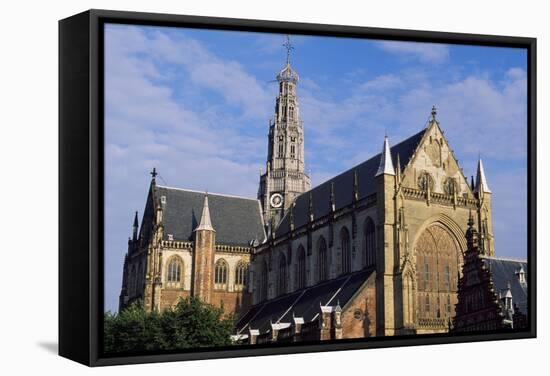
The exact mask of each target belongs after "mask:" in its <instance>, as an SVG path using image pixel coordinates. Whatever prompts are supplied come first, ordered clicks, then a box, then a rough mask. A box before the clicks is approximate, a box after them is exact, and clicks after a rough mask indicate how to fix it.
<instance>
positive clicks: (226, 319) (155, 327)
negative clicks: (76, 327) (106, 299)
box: [104, 298, 233, 353]
mask: <svg viewBox="0 0 550 376" xmlns="http://www.w3.org/2000/svg"><path fill="white" fill-rule="evenodd" d="M232 331H233V317H232V316H231V315H224V313H223V309H222V308H218V307H215V306H213V305H210V304H206V303H203V302H202V301H200V300H199V299H197V298H185V299H180V300H179V302H178V303H177V304H176V306H175V307H173V308H170V309H167V310H164V311H162V312H160V313H159V312H155V311H153V312H147V311H146V310H145V309H144V307H143V304H142V303H141V302H136V303H133V304H132V305H130V306H129V307H128V308H126V309H125V310H123V311H122V312H120V313H119V314H113V313H111V312H107V313H105V316H104V350H105V352H106V353H119V352H147V351H155V350H181V349H189V348H197V347H212V346H227V345H230V344H231V334H232Z"/></svg>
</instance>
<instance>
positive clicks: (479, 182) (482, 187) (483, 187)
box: [474, 157, 492, 193]
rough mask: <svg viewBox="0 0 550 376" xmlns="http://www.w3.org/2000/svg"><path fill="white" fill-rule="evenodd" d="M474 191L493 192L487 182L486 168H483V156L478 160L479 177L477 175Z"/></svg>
mask: <svg viewBox="0 0 550 376" xmlns="http://www.w3.org/2000/svg"><path fill="white" fill-rule="evenodd" d="M474 192H476V193H492V192H491V189H490V188H489V184H487V178H486V177H485V169H484V168H483V162H482V161H481V157H480V158H479V159H478V161H477V177H476V186H475V190H474Z"/></svg>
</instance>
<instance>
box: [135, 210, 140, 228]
mask: <svg viewBox="0 0 550 376" xmlns="http://www.w3.org/2000/svg"><path fill="white" fill-rule="evenodd" d="M134 227H139V223H138V212H137V211H136V215H135V216H134Z"/></svg>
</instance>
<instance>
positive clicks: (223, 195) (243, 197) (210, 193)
mask: <svg viewBox="0 0 550 376" xmlns="http://www.w3.org/2000/svg"><path fill="white" fill-rule="evenodd" d="M157 187H158V188H165V189H173V190H176V191H184V192H193V193H202V194H207V192H206V191H198V190H196V189H187V188H179V187H169V186H166V185H159V184H157ZM208 195H209V196H222V197H230V198H239V199H242V200H250V201H258V202H260V200H258V199H257V198H251V197H245V196H237V195H229V194H226V193H213V192H210V191H208Z"/></svg>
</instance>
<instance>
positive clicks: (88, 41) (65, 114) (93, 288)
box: [59, 10, 537, 366]
mask: <svg viewBox="0 0 550 376" xmlns="http://www.w3.org/2000/svg"><path fill="white" fill-rule="evenodd" d="M109 22H114V23H123V24H143V25H159V26H160V25H162V26H180V27H190V28H207V29H217V30H239V31H256V32H275V33H291V34H308V35H320V36H323V35H324V36H342V37H349V38H371V39H372V38H376V39H382V40H400V41H419V42H431V43H453V44H467V45H482V46H501V47H521V48H525V49H527V59H528V62H527V64H528V77H527V81H528V104H527V105H528V107H527V110H528V130H527V134H528V221H527V223H528V244H527V246H528V261H529V263H528V269H529V270H528V284H529V292H528V304H529V328H528V330H526V331H521V332H520V331H513V332H510V331H506V332H504V331H503V332H486V333H485V332H476V333H468V334H453V335H452V336H449V335H437V334H433V335H423V336H401V337H400V336H396V337H375V338H369V339H368V340H338V341H326V342H325V341H323V342H322V343H300V344H297V343H287V344H276V345H256V346H254V347H248V346H232V347H228V348H215V349H194V350H192V351H186V352H177V353H163V354H160V353H159V354H151V353H149V354H128V355H127V356H115V357H107V356H105V355H104V354H102V351H101V340H102V330H101V328H102V319H103V294H104V292H103V233H102V229H103V204H104V198H103V164H104V160H103V78H104V77H103V58H104V57H103V25H104V24H105V23H109ZM536 42H537V41H536V39H534V38H524V37H510V36H494V35H477V34H459V33H445V32H433V31H416V30H399V29H383V28H369V27H356V26H341V25H321V24H310V23H295V22H278V21H260V20H245V19H229V18H214V17H198V16H183V15H172V14H154V13H137V12H121V11H109V10H89V11H86V12H83V13H80V14H78V15H75V16H72V17H69V18H66V19H63V20H61V21H59V354H60V355H61V356H64V357H66V358H69V359H72V360H74V361H77V362H79V363H82V364H85V365H88V366H105V365H115V364H130V363H144V362H165V361H176V360H192V359H210V358H228V357H243V356H257V355H268V354H289V353H305V352H319V351H334V350H349V349H366V348H383V347H396V346H414V345H431V344H443V343H457V342H474V341H493V340H503V339H520V338H534V337H536V318H537V317H536V311H537V307H536V299H535V297H536V287H537V286H536V276H537V275H536V266H537V262H536V68H537V67H536V45H537V43H536Z"/></svg>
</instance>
